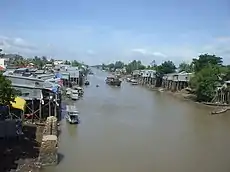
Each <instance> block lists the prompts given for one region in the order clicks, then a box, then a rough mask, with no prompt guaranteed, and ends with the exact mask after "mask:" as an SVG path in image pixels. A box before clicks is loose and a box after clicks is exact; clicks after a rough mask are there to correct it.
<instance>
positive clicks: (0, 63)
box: [0, 59, 6, 68]
mask: <svg viewBox="0 0 230 172" xmlns="http://www.w3.org/2000/svg"><path fill="white" fill-rule="evenodd" d="M0 66H1V67H4V68H5V67H6V65H5V59H0Z"/></svg>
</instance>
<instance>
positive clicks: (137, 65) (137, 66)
mask: <svg viewBox="0 0 230 172" xmlns="http://www.w3.org/2000/svg"><path fill="white" fill-rule="evenodd" d="M143 69H145V66H144V65H143V64H142V63H141V61H140V60H138V61H137V60H133V61H132V62H130V63H129V64H127V66H126V72H127V73H129V74H130V73H132V72H133V71H134V70H143Z"/></svg>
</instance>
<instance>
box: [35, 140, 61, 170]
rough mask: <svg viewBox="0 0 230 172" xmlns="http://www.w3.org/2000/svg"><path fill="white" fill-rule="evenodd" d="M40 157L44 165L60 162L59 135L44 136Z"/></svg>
mask: <svg viewBox="0 0 230 172" xmlns="http://www.w3.org/2000/svg"><path fill="white" fill-rule="evenodd" d="M38 159H39V162H40V163H41V164H42V165H43V166H46V165H56V164H57V163H58V153H57V136H55V135H45V136H43V139H42V144H41V148H40V154H39V158H38Z"/></svg>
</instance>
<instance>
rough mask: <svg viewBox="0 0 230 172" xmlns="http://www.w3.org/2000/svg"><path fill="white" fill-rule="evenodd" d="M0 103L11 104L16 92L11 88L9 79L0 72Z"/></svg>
mask: <svg viewBox="0 0 230 172" xmlns="http://www.w3.org/2000/svg"><path fill="white" fill-rule="evenodd" d="M0 83H1V84H0V105H2V106H3V105H11V103H10V102H12V101H14V99H15V97H16V96H17V94H18V92H17V91H16V90H15V89H13V88H12V85H11V81H10V80H8V79H7V78H6V77H5V76H3V75H2V74H0Z"/></svg>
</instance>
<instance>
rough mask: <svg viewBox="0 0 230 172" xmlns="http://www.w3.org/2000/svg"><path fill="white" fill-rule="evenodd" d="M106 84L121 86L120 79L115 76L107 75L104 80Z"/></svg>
mask: <svg viewBox="0 0 230 172" xmlns="http://www.w3.org/2000/svg"><path fill="white" fill-rule="evenodd" d="M105 82H106V84H108V85H113V86H118V87H120V86H121V82H122V81H121V80H120V79H119V78H117V77H115V76H108V77H107V78H106V80H105Z"/></svg>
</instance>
